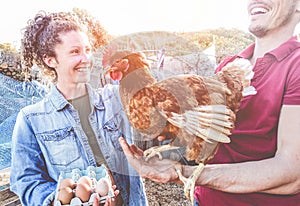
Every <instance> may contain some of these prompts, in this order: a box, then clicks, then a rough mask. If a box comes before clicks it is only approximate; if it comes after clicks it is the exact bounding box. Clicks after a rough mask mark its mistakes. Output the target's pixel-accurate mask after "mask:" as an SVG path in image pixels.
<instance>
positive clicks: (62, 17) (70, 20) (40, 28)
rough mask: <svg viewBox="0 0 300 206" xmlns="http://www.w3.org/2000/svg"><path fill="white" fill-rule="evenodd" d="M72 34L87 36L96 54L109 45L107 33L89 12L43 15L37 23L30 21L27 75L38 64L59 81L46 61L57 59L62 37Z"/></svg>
mask: <svg viewBox="0 0 300 206" xmlns="http://www.w3.org/2000/svg"><path fill="white" fill-rule="evenodd" d="M69 31H83V32H86V33H87V35H88V37H89V40H90V42H91V45H92V46H93V49H94V50H96V49H97V48H99V47H100V46H102V45H104V44H105V43H106V42H107V33H106V31H105V29H104V28H103V27H102V26H101V24H100V23H99V21H97V20H96V19H95V18H94V17H92V16H91V15H89V14H88V12H86V11H85V10H81V9H76V8H75V9H73V11H72V12H56V13H46V12H45V11H40V12H38V14H37V15H36V16H35V17H34V19H31V20H29V21H28V24H27V26H26V27H25V28H24V35H23V38H22V40H21V54H22V64H23V68H24V69H25V72H26V71H29V70H30V68H31V67H32V66H33V65H35V64H36V65H37V66H38V67H39V68H40V70H41V72H42V73H43V74H44V75H46V76H48V77H50V78H51V79H52V80H53V79H56V72H55V70H54V69H53V68H51V67H49V66H48V65H46V64H45V63H44V61H43V58H44V57H45V56H49V57H56V54H55V50H54V48H55V46H56V45H57V44H59V43H61V42H62V41H61V39H60V36H59V34H61V33H66V32H69Z"/></svg>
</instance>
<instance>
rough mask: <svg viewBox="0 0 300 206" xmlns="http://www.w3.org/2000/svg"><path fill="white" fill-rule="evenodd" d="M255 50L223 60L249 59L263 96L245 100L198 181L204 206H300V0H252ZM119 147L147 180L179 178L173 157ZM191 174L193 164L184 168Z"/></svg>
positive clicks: (197, 195) (198, 196) (197, 193)
mask: <svg viewBox="0 0 300 206" xmlns="http://www.w3.org/2000/svg"><path fill="white" fill-rule="evenodd" d="M248 13H249V19H250V24H249V31H250V32H251V33H252V34H253V35H254V36H255V37H256V41H255V43H254V44H253V45H251V46H249V47H248V48H247V49H245V50H244V51H243V52H241V53H240V54H239V55H237V56H234V57H229V58H227V59H225V60H224V61H223V62H222V63H221V64H220V65H219V67H218V68H217V71H218V70H220V69H221V68H222V67H223V66H224V65H226V64H227V63H228V62H230V61H233V60H234V59H235V58H237V57H242V58H246V59H249V60H250V61H251V62H252V64H253V66H254V68H253V69H254V72H255V76H254V78H253V80H252V83H251V84H252V85H253V86H254V87H255V88H256V90H257V94H256V95H254V96H249V97H246V98H244V99H243V101H242V104H241V106H240V110H239V112H238V113H237V116H236V125H235V129H234V131H233V134H232V135H231V143H230V144H223V145H221V147H220V148H219V150H218V152H217V154H216V155H215V157H214V158H213V159H212V161H210V162H209V164H207V165H206V166H205V169H204V171H203V172H202V173H201V175H200V177H199V178H198V180H197V183H196V184H197V185H199V186H197V187H196V189H195V198H196V200H197V202H198V204H199V205H201V206H253V205H255V206H257V205H259V206H279V205H280V206H281V205H285V206H297V205H300V136H299V135H300V42H299V40H298V38H297V37H296V36H293V35H294V32H295V28H296V25H297V24H298V23H299V21H300V0H249V1H248ZM120 143H121V145H122V147H123V149H124V151H125V153H126V154H127V157H128V159H129V160H130V162H131V164H133V165H134V166H135V168H137V170H138V171H139V173H140V174H141V175H142V176H143V177H145V178H151V179H153V180H156V181H159V182H169V181H178V175H177V173H176V172H175V170H174V169H173V168H170V166H169V165H170V164H174V162H171V161H170V160H166V159H165V160H161V161H159V160H151V161H150V162H144V161H143V159H142V158H134V159H133V158H130V156H132V155H134V156H135V157H139V152H136V151H137V150H136V148H135V147H129V145H127V144H126V142H125V141H124V140H123V139H120ZM182 169H183V174H184V176H186V177H188V176H189V175H190V174H191V173H192V171H193V169H194V167H193V166H186V165H185V166H182Z"/></svg>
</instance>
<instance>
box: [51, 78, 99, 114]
mask: <svg viewBox="0 0 300 206" xmlns="http://www.w3.org/2000/svg"><path fill="white" fill-rule="evenodd" d="M86 87H87V90H88V94H89V99H90V101H91V102H92V104H93V106H94V107H95V108H97V109H99V110H104V103H103V99H102V96H101V95H100V94H99V93H96V92H94V91H93V90H94V89H93V88H92V87H91V85H89V84H86ZM50 93H51V95H49V100H50V101H51V103H52V104H53V106H54V108H55V109H56V110H57V111H60V110H62V109H64V108H65V107H66V106H67V105H69V102H68V100H66V98H65V97H64V96H63V95H62V93H61V92H60V91H59V90H58V88H57V86H56V85H53V87H52V89H51V91H50ZM94 95H97V96H98V98H93V96H94Z"/></svg>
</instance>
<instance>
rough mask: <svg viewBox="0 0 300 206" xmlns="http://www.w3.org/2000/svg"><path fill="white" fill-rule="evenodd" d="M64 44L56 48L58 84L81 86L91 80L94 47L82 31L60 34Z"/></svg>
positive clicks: (55, 60)
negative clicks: (80, 84)
mask: <svg viewBox="0 0 300 206" xmlns="http://www.w3.org/2000/svg"><path fill="white" fill-rule="evenodd" d="M60 39H61V40H62V43H60V44H57V45H56V46H55V53H56V58H54V59H53V61H54V63H55V67H54V68H55V70H56V73H57V84H79V83H87V82H88V81H89V80H90V74H91V69H92V66H93V56H92V46H91V44H90V42H89V39H88V36H87V35H86V34H85V33H84V32H81V31H70V32H67V33H62V34H60Z"/></svg>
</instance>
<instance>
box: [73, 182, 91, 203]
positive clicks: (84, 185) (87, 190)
mask: <svg viewBox="0 0 300 206" xmlns="http://www.w3.org/2000/svg"><path fill="white" fill-rule="evenodd" d="M91 194H92V180H91V179H90V178H89V177H87V176H82V177H80V179H79V180H78V181H77V186H76V191H75V196H76V197H78V198H79V199H80V200H81V201H82V202H87V201H89V199H90V196H91Z"/></svg>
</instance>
